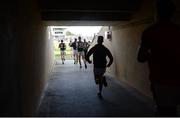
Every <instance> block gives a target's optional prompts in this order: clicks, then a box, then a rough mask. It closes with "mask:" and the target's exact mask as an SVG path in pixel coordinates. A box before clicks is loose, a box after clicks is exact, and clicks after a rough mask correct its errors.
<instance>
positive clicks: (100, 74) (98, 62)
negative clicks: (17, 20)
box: [86, 36, 113, 98]
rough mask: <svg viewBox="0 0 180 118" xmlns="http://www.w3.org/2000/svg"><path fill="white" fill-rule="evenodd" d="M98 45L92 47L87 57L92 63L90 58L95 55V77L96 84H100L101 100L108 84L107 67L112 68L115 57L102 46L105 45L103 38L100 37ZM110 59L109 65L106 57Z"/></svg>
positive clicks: (99, 93) (99, 94)
mask: <svg viewBox="0 0 180 118" xmlns="http://www.w3.org/2000/svg"><path fill="white" fill-rule="evenodd" d="M97 43H98V44H96V45H95V46H94V47H92V48H91V49H90V50H89V51H88V53H87V55H86V60H87V61H88V62H89V63H91V61H90V60H89V57H90V56H91V55H92V54H93V63H94V77H95V82H96V84H99V92H98V96H99V97H100V98H101V97H102V95H101V92H102V88H103V84H104V86H107V82H106V79H105V76H104V73H105V72H106V67H110V66H111V64H112V63H113V57H112V54H111V52H110V51H109V50H108V49H107V48H106V47H105V46H104V45H103V44H102V43H103V36H98V40H97ZM107 56H108V57H109V59H110V61H109V63H108V64H107V60H106V57H107Z"/></svg>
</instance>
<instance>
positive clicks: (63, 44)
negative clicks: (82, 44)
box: [59, 40, 66, 64]
mask: <svg viewBox="0 0 180 118" xmlns="http://www.w3.org/2000/svg"><path fill="white" fill-rule="evenodd" d="M59 48H60V55H61V60H62V64H64V61H65V50H66V44H65V43H64V42H63V40H61V43H59Z"/></svg>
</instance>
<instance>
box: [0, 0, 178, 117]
mask: <svg viewBox="0 0 180 118" xmlns="http://www.w3.org/2000/svg"><path fill="white" fill-rule="evenodd" d="M174 1H175V2H176V3H177V4H176V5H177V8H178V6H179V5H180V3H179V1H178V0H174ZM36 2H37V1H36V0H26V1H24V0H17V1H14V2H12V3H11V4H6V3H2V4H1V6H2V9H1V16H0V17H1V20H0V26H1V27H0V41H1V43H0V51H1V58H0V64H1V68H2V69H3V71H1V72H0V81H1V82H0V84H1V85H0V87H1V89H0V92H1V95H2V96H1V97H0V103H1V106H0V108H1V110H0V115H1V116H16V115H17V116H20V115H24V116H32V115H34V113H35V111H36V108H37V107H38V104H39V101H40V98H41V95H42V92H43V90H44V88H45V85H46V80H47V79H48V76H49V75H50V71H51V69H52V67H53V58H54V56H53V53H52V50H53V47H52V46H53V45H52V41H51V40H50V39H49V38H48V29H47V27H46V26H45V25H44V24H43V22H42V21H41V19H40V11H39V9H38V7H37V3H36ZM179 8H180V7H179ZM153 17H154V15H153V3H152V2H151V1H150V0H146V1H145V2H144V6H143V8H141V9H140V10H139V12H137V13H136V14H135V15H134V16H133V17H132V20H131V21H128V22H122V23H120V24H118V25H116V26H112V33H113V35H112V36H113V37H112V41H108V40H105V42H104V43H105V45H106V46H107V47H109V48H110V50H111V52H112V54H113V56H114V59H115V63H114V65H113V66H112V67H111V68H110V69H108V70H107V71H108V73H110V74H112V75H114V76H116V77H117V79H118V80H120V81H122V82H124V83H126V84H128V85H130V86H131V87H133V88H135V89H137V90H138V91H141V92H142V93H144V94H145V95H147V96H151V93H150V90H149V85H148V68H147V64H140V63H138V62H137V61H136V59H137V48H138V44H139V42H140V37H141V34H142V31H143V30H144V29H145V28H146V27H148V26H149V25H151V24H152V21H153ZM179 19H180V15H179V10H178V11H177V12H176V14H175V17H174V21H175V22H176V23H179V24H180V21H179ZM107 28H108V27H104V29H102V30H101V32H100V33H102V34H104V31H105V30H107ZM45 34H46V35H45ZM112 47H113V48H112Z"/></svg>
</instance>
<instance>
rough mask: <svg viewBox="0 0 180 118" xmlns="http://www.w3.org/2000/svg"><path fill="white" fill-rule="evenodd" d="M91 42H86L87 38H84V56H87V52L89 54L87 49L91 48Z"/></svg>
mask: <svg viewBox="0 0 180 118" xmlns="http://www.w3.org/2000/svg"><path fill="white" fill-rule="evenodd" d="M89 46H90V45H89V43H88V42H86V39H84V56H85V57H86V54H87V50H88V48H89Z"/></svg>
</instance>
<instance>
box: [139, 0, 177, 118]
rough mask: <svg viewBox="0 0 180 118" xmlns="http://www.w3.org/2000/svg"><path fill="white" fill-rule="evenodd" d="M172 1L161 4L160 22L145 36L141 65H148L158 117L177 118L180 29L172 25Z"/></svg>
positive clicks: (164, 0) (142, 41)
mask: <svg viewBox="0 0 180 118" xmlns="http://www.w3.org/2000/svg"><path fill="white" fill-rule="evenodd" d="M174 10H175V6H174V4H173V3H172V2H171V1H169V0H159V1H158V2H157V13H158V21H157V23H156V24H155V25H153V26H151V27H149V28H147V29H146V30H145V31H144V32H143V35H142V40H141V46H140V49H139V54H138V61H139V62H146V61H148V64H149V69H150V76H149V78H150V82H151V90H152V93H153V97H154V100H155V103H156V107H157V112H156V115H158V116H177V105H178V104H179V102H180V69H179V68H180V27H179V26H177V25H176V24H174V23H172V21H171V17H172V15H173V12H174Z"/></svg>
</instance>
